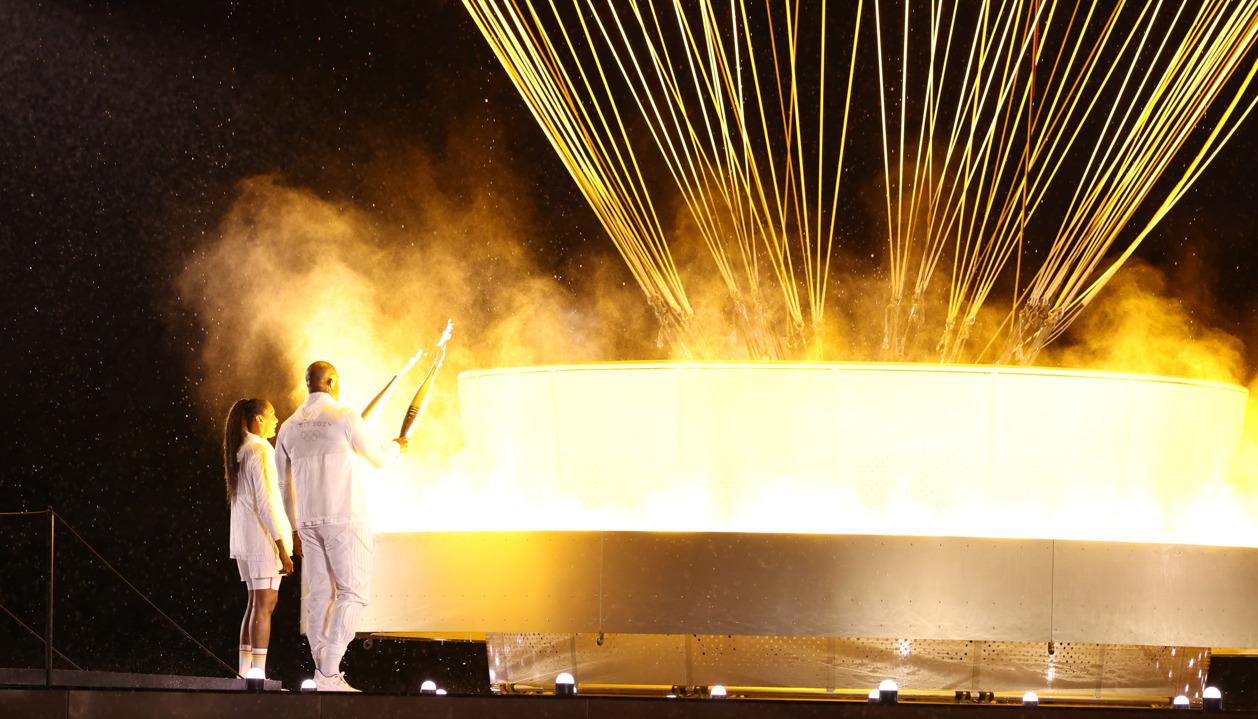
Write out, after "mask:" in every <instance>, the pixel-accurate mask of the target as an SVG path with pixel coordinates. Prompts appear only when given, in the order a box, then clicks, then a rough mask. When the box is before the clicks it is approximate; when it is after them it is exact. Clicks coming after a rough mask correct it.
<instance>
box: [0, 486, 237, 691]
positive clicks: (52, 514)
mask: <svg viewBox="0 0 1258 719" xmlns="http://www.w3.org/2000/svg"><path fill="white" fill-rule="evenodd" d="M38 515H46V516H47V518H48V564H47V573H46V575H45V585H46V589H47V595H46V597H45V600H44V634H43V636H40V635H39V633H38V632H36V631H35V630H34V629H33V628H31V626H30V625H28V624H27V623H26V622H23V621H22V620H21V618H20V617H18V616H17V615H16V614H15V613H13V612H12V611H10V610H9V609H8V607H5V606H4V605H3V604H0V612H3V613H4V614H7V615H8V616H9V617H10V618H11V619H13V620H14V621H15V622H17V624H18V625H19V626H21V627H22V628H23V629H24V630H26V632H27V633H28V634H31V635H32V636H34V637H36V638H37V639H39V640H40V641H41V642H43V644H44V686H45V687H51V686H52V685H53V656H54V654H55V655H56V656H59V657H61V658H62V659H64V660H65V661H66V662H68V663H69V664H70V665H71V666H73V667H74V668H75V669H79V670H81V669H82V667H80V666H79V665H78V664H77V663H75V662H74V660H72V659H70V658H69V657H67V656H66V655H65V654H63V653H61V652H60V651H58V650H57V649H56V648H55V646H54V644H53V637H54V630H55V629H56V586H57V524H58V523H60V524H61V525H62V526H63V527H64V528H65V530H66V531H68V532H69V533H70V535H71V536H73V537H74V538H75V539H77V540H78V541H79V543H80V544H82V545H83V547H84V548H86V549H87V551H88V552H90V553H91V554H92V556H93V557H95V558H96V560H97V561H99V562H100V563H101V564H102V565H104V567H105V568H106V569H108V570H109V571H110V572H112V573H113V574H114V576H116V577H118V579H119V580H121V581H122V583H123V584H125V585H126V586H127V588H128V589H130V590H131V591H132V592H134V593H135V594H136V595H137V596H138V597H139V598H140V599H142V600H143V601H144V602H145V603H146V604H148V605H149V607H151V608H152V609H153V611H155V612H157V615H158V616H160V617H161V618H162V619H164V620H165V621H166V623H168V624H169V625H170V626H172V627H174V628H175V629H176V630H177V631H178V632H179V633H180V634H182V635H183V636H184V637H185V638H187V639H188V640H189V641H191V642H192V643H193V644H195V645H196V646H197V648H199V649H200V650H201V651H202V652H203V653H204V654H205V655H206V656H208V657H210V658H211V659H213V660H214V661H215V662H217V663H218V664H219V665H221V666H222V667H223V668H224V669H226V670H227V671H228V672H229V673H230V675H231V676H233V677H234V676H237V674H236V668H235V667H233V666H231V665H230V664H228V663H227V662H225V661H223V660H222V658H220V657H219V656H218V655H217V654H215V653H214V652H213V651H212V650H211V649H210V648H209V647H207V646H205V644H204V643H202V642H201V641H200V640H198V639H197V638H196V637H194V636H192V634H191V633H190V632H188V630H186V629H184V628H183V627H182V626H181V625H180V624H179V622H176V621H175V620H174V619H173V618H172V617H171V616H170V615H169V614H167V613H166V612H164V611H162V609H161V607H159V606H157V604H156V603H154V602H153V600H152V599H149V597H148V595H146V594H145V593H144V592H142V591H140V588H139V587H137V586H135V584H134V583H133V582H132V581H131V580H129V579H127V578H126V576H124V575H123V574H122V572H120V571H118V569H117V568H116V567H114V565H113V564H111V563H110V562H109V560H107V559H105V557H104V555H102V554H101V553H100V552H99V551H97V549H96V548H95V547H93V546H92V545H91V543H90V542H88V541H87V540H86V539H84V537H83V535H82V534H80V533H79V531H78V530H76V529H75V528H74V526H73V525H71V524H70V523H69V522H68V521H66V519H65V517H63V516H61V515H60V514H58V513H57V512H56V511H55V510H54V509H53V508H52V507H48V508H47V509H41V510H23V511H16V512H0V519H3V518H6V517H33V516H38Z"/></svg>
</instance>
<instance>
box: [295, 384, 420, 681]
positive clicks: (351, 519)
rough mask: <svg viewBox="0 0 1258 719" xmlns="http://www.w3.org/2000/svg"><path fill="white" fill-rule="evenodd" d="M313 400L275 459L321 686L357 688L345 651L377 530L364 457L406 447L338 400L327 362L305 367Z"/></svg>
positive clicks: (364, 596) (364, 597)
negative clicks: (344, 664) (380, 437)
mask: <svg viewBox="0 0 1258 719" xmlns="http://www.w3.org/2000/svg"><path fill="white" fill-rule="evenodd" d="M306 389H308V390H309V391H310V395H309V396H308V397H307V398H306V402H305V403H304V404H303V405H302V406H301V407H299V408H297V411H296V412H293V415H292V416H291V417H289V418H288V420H287V421H285V422H284V425H283V426H282V427H280V432H279V439H278V440H277V442H276V451H275V460H276V461H275V464H276V469H277V470H278V474H279V484H280V491H281V493H282V495H283V497H284V508H285V510H286V511H287V512H288V518H289V521H290V522H291V523H292V525H293V526H294V527H296V528H297V541H296V546H295V549H296V552H295V553H296V554H298V555H300V556H301V557H302V559H303V561H302V571H303V573H304V575H305V583H304V591H303V593H302V598H301V600H302V606H303V607H304V608H305V612H306V638H307V639H308V640H309V641H310V653H311V655H312V656H313V657H314V661H315V667H316V670H315V687H316V689H317V690H318V691H343V692H344V691H350V692H352V691H358V690H356V689H354V688H353V687H351V686H350V685H349V684H348V683H347V682H346V681H345V675H344V674H343V673H342V672H341V657H343V656H344V655H345V649H346V647H348V646H349V643H350V642H351V641H353V640H354V633H355V629H356V626H357V620H358V616H359V615H360V614H361V612H362V609H363V607H365V606H367V601H368V587H369V586H370V583H371V554H372V537H371V529H370V527H368V525H367V505H366V502H365V500H364V497H363V486H362V484H363V475H364V474H366V473H368V472H370V471H371V470H370V468H368V467H365V466H364V465H363V463H362V462H360V461H359V460H358V457H362V458H364V459H366V460H367V461H368V462H370V463H371V464H372V465H375V466H376V467H382V466H384V465H385V464H386V463H387V462H389V461H390V460H391V459H393V458H394V457H395V456H397V454H398V453H399V452H401V451H402V450H405V449H406V439H405V438H403V437H399V438H397V439H395V440H393V441H392V442H385V443H383V444H381V443H378V442H375V441H374V440H372V439H370V438H369V437H368V436H367V432H366V429H365V427H364V425H363V419H362V415H361V414H360V413H359V412H358V410H355V409H352V408H350V407H346V406H345V405H343V404H341V403H340V402H338V401H337V397H338V396H339V391H340V378H339V377H338V376H337V373H336V368H335V367H333V366H332V365H330V364H328V363H327V362H315V363H314V364H312V365H310V367H308V368H307V369H306Z"/></svg>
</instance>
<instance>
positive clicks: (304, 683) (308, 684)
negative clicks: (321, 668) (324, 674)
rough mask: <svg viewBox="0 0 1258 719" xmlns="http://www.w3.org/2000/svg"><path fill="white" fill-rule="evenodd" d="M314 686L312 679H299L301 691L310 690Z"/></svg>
mask: <svg viewBox="0 0 1258 719" xmlns="http://www.w3.org/2000/svg"><path fill="white" fill-rule="evenodd" d="M314 688H315V680H313V679H302V680H301V689H302V691H312V690H313V689H314Z"/></svg>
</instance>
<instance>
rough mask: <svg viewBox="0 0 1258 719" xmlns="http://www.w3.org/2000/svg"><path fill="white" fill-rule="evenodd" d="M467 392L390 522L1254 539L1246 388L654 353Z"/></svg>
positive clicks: (398, 476)
mask: <svg viewBox="0 0 1258 719" xmlns="http://www.w3.org/2000/svg"><path fill="white" fill-rule="evenodd" d="M459 389H460V401H461V404H462V412H463V420H464V434H465V437H466V442H467V449H466V451H465V452H463V453H461V454H460V455H458V456H457V457H455V458H454V460H453V461H451V462H450V463H449V464H447V465H446V466H444V467H423V466H418V465H416V464H415V463H414V462H409V463H407V464H404V465H401V466H399V467H397V468H395V470H394V472H393V474H392V476H390V477H387V478H385V479H384V480H383V481H382V482H380V483H378V484H377V486H376V487H375V489H376V490H377V491H376V495H375V497H374V501H373V504H372V507H371V512H372V514H371V516H372V522H373V526H374V527H375V528H376V530H377V531H437V530H448V531H475V530H624V531H735V532H785V533H826V534H884V535H919V536H922V535H925V536H980V537H1010V538H1039V539H1086V540H1100V541H1138V542H1167V543H1187V544H1205V545H1228V546H1258V522H1255V516H1256V514H1258V513H1256V512H1255V511H1254V508H1253V507H1252V506H1251V504H1250V503H1248V502H1246V501H1242V500H1243V497H1240V496H1238V492H1237V488H1236V486H1235V485H1234V484H1232V483H1230V482H1229V477H1228V473H1227V470H1228V468H1229V466H1230V463H1231V460H1232V455H1233V453H1234V450H1235V447H1236V444H1237V440H1238V438H1239V435H1240V431H1241V424H1242V418H1243V416H1244V411H1245V401H1246V392H1245V390H1244V389H1243V388H1241V387H1237V386H1234V385H1225V384H1217V383H1209V382H1189V381H1183V380H1169V379H1164V378H1154V377H1145V376H1137V375H1122V374H1110V373H1100V372H1079V371H1066V370H1043V369H1023V368H1007V367H1004V368H998V367H979V366H968V367H966V366H955V365H952V366H945V365H905V364H899V365H869V364H854V363H853V364H848V363H829V364H804V363H762V364H756V363H646V364H594V365H582V366H572V367H545V368H526V369H520V370H500V371H489V372H471V373H465V374H464V375H462V376H461V377H460V385H459ZM415 507H427V508H440V511H429V512H422V513H420V512H415V511H414V508H415ZM1119 508H1121V511H1119Z"/></svg>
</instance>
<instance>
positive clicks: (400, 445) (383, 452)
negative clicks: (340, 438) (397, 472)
mask: <svg viewBox="0 0 1258 719" xmlns="http://www.w3.org/2000/svg"><path fill="white" fill-rule="evenodd" d="M349 433H350V444H352V445H353V447H354V451H355V452H357V453H358V454H359V456H361V457H362V458H364V459H366V460H367V461H368V462H370V463H371V464H372V465H373V466H375V467H383V466H384V465H386V464H388V463H389V462H390V461H391V460H392V459H393V458H394V457H396V456H398V454H399V453H400V452H401V451H402V450H403V449H405V448H406V439H405V438H403V437H399V438H397V439H395V440H393V441H392V442H385V443H384V444H380V443H377V442H376V441H375V440H373V439H372V438H371V437H370V435H368V433H367V426H366V423H365V422H363V418H362V417H360V416H359V415H357V414H354V415H351V416H350V426H349Z"/></svg>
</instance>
